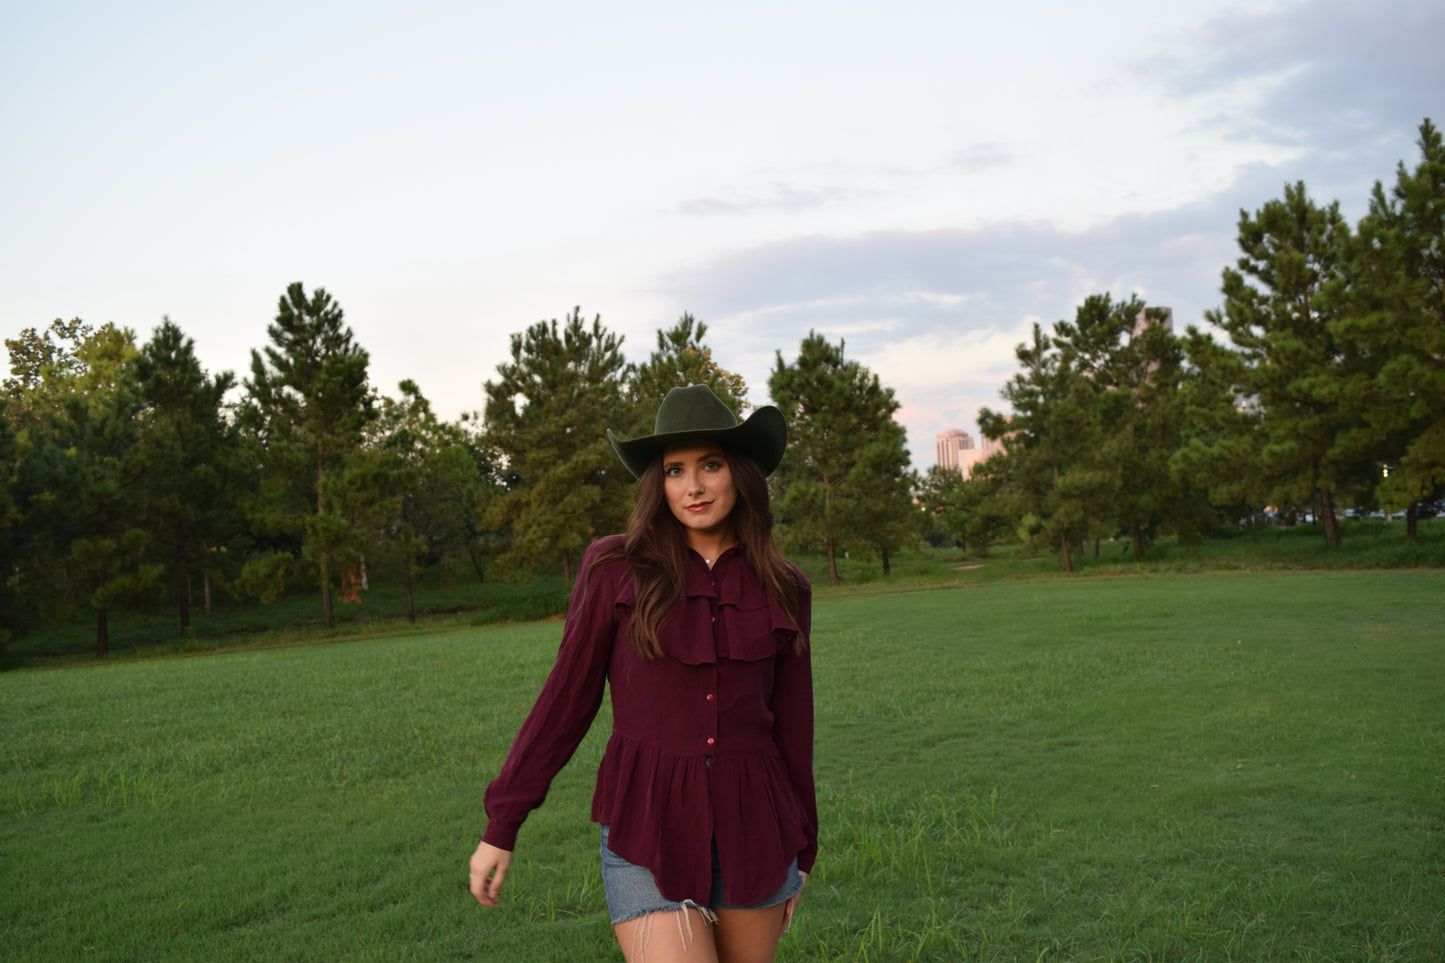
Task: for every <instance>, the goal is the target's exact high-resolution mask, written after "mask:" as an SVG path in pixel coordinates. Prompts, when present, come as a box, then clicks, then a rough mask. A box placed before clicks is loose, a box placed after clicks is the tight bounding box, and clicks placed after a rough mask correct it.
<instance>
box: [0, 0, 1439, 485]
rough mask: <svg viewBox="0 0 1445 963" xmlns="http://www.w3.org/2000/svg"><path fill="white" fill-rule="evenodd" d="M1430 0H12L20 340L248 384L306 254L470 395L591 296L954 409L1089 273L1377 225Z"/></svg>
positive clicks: (1094, 286)
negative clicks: (824, 348) (81, 341)
mask: <svg viewBox="0 0 1445 963" xmlns="http://www.w3.org/2000/svg"><path fill="white" fill-rule="evenodd" d="M1442 37H1445V4H1442V3H1440V2H1439V0H1377V2H1375V3H1372V4H1368V5H1366V4H1361V3H1358V2H1356V0H1349V2H1346V0H1304V2H1253V0H1248V2H1217V0H1198V2H1182V3H1176V4H1160V3H1158V2H1156V0H1148V2H1145V0H1101V2H1098V3H1094V4H1088V5H1080V4H1073V3H1062V2H1040V0H1019V2H1015V3H1012V4H1008V5H1004V4H997V3H989V4H984V3H975V2H969V0H952V2H933V0H890V2H887V3H882V2H853V3H837V2H828V3H824V2H811V0H805V2H789V0H773V2H766V3H754V2H749V0H741V2H734V3H731V4H725V5H717V6H715V7H710V8H706V9H704V8H701V7H700V6H698V5H695V4H678V3H675V2H673V3H654V2H629V0H614V2H613V3H609V4H596V3H581V2H546V0H534V2H529V3H526V4H520V3H498V2H476V0H471V2H465V3H450V2H432V0H412V2H408V3H405V4H403V3H383V2H371V0H349V2H327V3H318V2H307V0H286V2H272V0H255V2H249V3H245V4H207V3H195V2H193V0H188V2H154V0H151V2H147V0H135V2H131V3H127V4H115V3H109V2H70V0H43V2H40V0H7V2H5V3H4V4H0V333H3V335H4V337H7V338H8V337H14V336H16V335H18V334H19V333H20V332H21V331H22V330H23V329H25V328H27V327H32V326H38V327H43V326H45V325H46V324H48V323H49V321H50V320H51V319H53V318H58V317H63V318H71V317H80V318H83V319H84V320H85V321H87V322H90V323H92V324H100V323H103V322H107V321H110V322H115V323H116V324H120V325H123V326H126V327H129V328H131V329H133V330H134V331H135V332H136V336H137V339H138V341H144V340H146V339H148V338H149V337H150V335H151V333H152V331H153V329H154V328H155V326H156V325H157V324H159V323H160V321H161V319H162V317H165V316H168V317H169V318H170V319H171V320H172V321H174V322H175V323H176V324H178V325H179V326H180V327H181V328H182V330H183V331H185V332H186V334H187V335H189V336H190V337H191V338H193V339H194V341H195V346H196V353H197V355H198V356H199V357H200V358H201V360H202V363H203V364H204V365H205V366H206V367H207V368H208V369H210V370H211V371H213V372H214V371H221V370H230V371H234V372H235V373H236V375H237V377H238V379H239V378H244V377H245V376H246V375H247V373H248V371H249V366H250V356H251V351H252V350H253V349H258V348H261V347H264V346H265V345H266V344H267V343H268V342H267V334H266V327H267V325H268V324H269V323H270V322H271V321H272V320H273V319H274V317H275V315H276V307H277V301H278V299H279V298H280V296H281V295H282V293H283V292H284V291H285V289H286V286H287V285H288V284H290V283H291V282H293V281H301V282H303V283H304V284H305V285H306V287H307V289H308V290H310V289H312V288H316V287H324V288H325V289H326V290H327V291H328V292H330V293H331V295H332V296H333V297H334V298H335V299H336V300H337V301H338V302H339V303H340V305H341V306H342V308H343V309H344V311H345V316H346V321H347V323H348V324H349V325H350V326H351V328H352V330H353V332H354V334H355V337H356V340H357V341H358V342H359V343H360V344H361V345H362V346H363V347H365V348H366V349H367V350H368V352H369V353H370V356H371V368H370V374H371V381H372V384H373V385H374V386H375V387H376V388H377V389H378V390H380V391H381V392H383V393H386V394H391V395H396V394H397V384H398V382H400V381H401V380H402V379H405V378H410V379H413V380H415V381H416V382H417V383H418V384H419V385H420V387H421V389H422V391H423V393H424V394H425V395H426V396H427V397H428V398H429V399H430V400H431V401H432V403H433V406H434V408H435V409H436V410H437V412H438V413H439V414H440V415H441V416H442V417H444V418H448V419H452V418H455V417H457V416H459V415H460V414H461V413H462V412H464V411H472V410H479V409H481V408H482V407H483V406H484V403H485V395H484V391H483V385H484V383H485V382H486V381H487V380H488V379H491V378H495V373H496V367H497V365H498V364H499V363H501V362H503V361H505V360H507V358H508V355H509V351H510V336H511V335H512V334H514V333H517V332H521V331H523V330H525V329H526V328H527V327H529V326H531V325H532V324H534V323H536V322H538V321H545V320H550V319H553V318H556V319H562V318H564V317H565V316H566V315H567V314H568V313H570V312H571V311H572V310H573V308H574V307H578V308H580V309H581V311H582V314H583V315H584V316H585V317H586V318H588V319H589V320H590V319H591V318H593V317H596V316H600V317H601V320H602V323H603V325H604V326H605V327H607V328H608V329H609V330H611V331H614V332H617V333H620V334H622V335H623V336H624V338H625V341H624V344H623V348H624V352H625V353H626V354H627V356H628V357H629V358H630V359H631V360H635V361H642V360H645V359H646V357H647V355H648V353H649V352H650V351H651V350H652V349H653V348H654V347H655V346H656V332H657V331H658V329H660V328H667V327H670V326H671V325H672V324H673V323H675V322H676V321H677V319H678V318H679V317H680V316H681V315H682V314H683V312H689V313H691V314H692V315H694V316H695V317H696V318H698V319H699V320H700V321H702V322H704V323H705V324H706V325H707V326H708V331H707V336H706V342H707V343H708V344H709V345H710V346H711V347H712V349H713V356H714V358H715V359H716V360H717V362H718V363H719V364H721V365H722V366H723V367H724V368H727V369H729V370H732V371H735V372H737V373H739V374H742V375H743V376H744V377H745V378H746V379H747V381H748V384H749V400H750V402H751V404H752V405H760V404H765V403H767V401H768V395H767V379H768V375H769V373H770V372H771V371H772V370H773V368H774V367H775V366H776V365H777V363H778V360H779V358H780V357H781V359H782V361H783V362H785V363H786V362H790V361H792V360H793V359H794V358H795V357H796V355H797V351H798V346H799V344H800V342H801V341H802V339H803V338H804V337H806V336H807V335H808V333H809V332H810V331H816V332H818V333H819V334H822V335H824V336H825V337H827V338H828V339H829V340H831V341H833V342H834V343H836V342H837V341H838V340H839V339H842V340H843V341H844V344H845V351H846V356H847V357H848V358H850V359H852V360H856V361H858V362H860V363H862V364H864V365H866V366H867V367H868V368H869V369H870V370H871V371H873V372H874V373H876V374H877V375H878V376H879V378H880V380H881V381H882V383H883V384H884V385H886V386H888V387H891V388H892V389H893V390H894V392H895V394H896V397H897V399H898V401H899V402H900V404H901V407H900V409H899V412H898V415H897V418H898V420H899V421H900V422H901V423H902V424H903V425H904V426H905V428H906V429H907V432H908V441H909V447H910V450H911V452H912V454H913V463H914V466H915V467H916V468H919V469H920V470H921V469H926V468H927V467H928V466H929V465H931V464H933V462H934V455H933V452H934V436H935V435H936V434H937V433H938V432H940V431H943V430H945V429H949V428H963V429H964V430H966V431H968V432H970V433H971V434H974V435H975V436H976V435H977V427H976V423H977V412H978V409H979V408H980V407H981V406H988V407H992V408H994V409H996V410H1001V409H1003V407H1004V404H1003V402H1002V400H1001V399H1000V397H999V389H1000V388H1001V387H1002V386H1003V384H1004V382H1005V381H1007V379H1008V378H1009V376H1010V375H1011V374H1013V372H1014V371H1015V370H1016V368H1017V365H1016V362H1015V359H1014V353H1013V352H1014V347H1015V346H1016V345H1017V344H1019V343H1020V342H1022V341H1024V340H1025V339H1026V338H1027V337H1028V336H1029V332H1030V329H1031V326H1032V325H1033V324H1034V323H1041V324H1043V325H1045V326H1048V325H1051V324H1053V323H1054V322H1055V321H1058V320H1059V319H1061V318H1072V316H1073V312H1074V309H1075V308H1076V307H1077V305H1078V304H1079V303H1080V302H1082V300H1083V299H1084V298H1085V297H1086V296H1088V295H1090V294H1094V293H1104V292H1107V293H1109V294H1111V295H1113V296H1114V297H1116V298H1128V297H1130V296H1133V295H1136V294H1137V295H1139V296H1140V297H1143V298H1144V299H1145V300H1147V301H1148V302H1149V303H1150V304H1155V305H1166V306H1169V307H1171V308H1172V309H1173V311H1174V323H1175V328H1176V330H1182V329H1183V328H1184V327H1185V326H1187V325H1191V324H1192V325H1197V326H1201V327H1207V324H1206V322H1205V319H1204V312H1205V311H1207V310H1210V309H1212V308H1215V307H1217V306H1218V304H1219V301H1220V296H1219V284H1220V271H1221V270H1222V269H1223V268H1224V267H1225V266H1227V265H1229V264H1231V263H1232V262H1233V261H1234V259H1235V258H1236V257H1237V250H1236V247H1235V233H1236V227H1237V223H1238V218H1239V212H1240V210H1241V209H1247V210H1250V211H1254V210H1256V209H1258V208H1259V207H1261V206H1262V205H1263V204H1265V203H1266V202H1268V201H1269V200H1271V199H1274V198H1277V197H1279V196H1281V194H1282V193H1283V188H1284V185H1285V184H1286V183H1292V182H1294V181H1299V180H1303V181H1304V182H1305V183H1306V185H1307V187H1308V189H1309V192H1310V194H1311V196H1312V197H1314V198H1315V199H1316V200H1318V201H1321V202H1326V203H1327V202H1329V201H1336V200H1337V201H1339V202H1340V205H1341V209H1342V211H1343V212H1344V213H1345V215H1346V216H1347V217H1349V218H1350V219H1351V220H1352V221H1353V220H1356V219H1358V217H1359V216H1360V215H1361V214H1363V213H1364V211H1365V208H1366V205H1367V203H1368V195H1369V191H1370V189H1371V187H1372V185H1373V184H1374V182H1375V181H1376V180H1384V181H1385V182H1386V184H1387V185H1388V184H1389V183H1391V182H1392V181H1393V178H1394V172H1395V169H1396V166H1397V164H1398V163H1399V162H1400V161H1402V160H1403V161H1405V162H1406V163H1407V164H1409V165H1411V166H1413V165H1414V164H1415V163H1416V162H1417V160H1418V149H1417V147H1416V146H1415V140H1416V138H1417V137H1418V127H1419V124H1420V122H1421V120H1423V119H1424V118H1425V117H1431V118H1432V119H1434V120H1435V121H1436V122H1437V123H1445V54H1442V53H1441V52H1440V50H1441V43H1440V38H1442Z"/></svg>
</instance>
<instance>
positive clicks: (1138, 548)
mask: <svg viewBox="0 0 1445 963" xmlns="http://www.w3.org/2000/svg"><path fill="white" fill-rule="evenodd" d="M1133 528H1134V557H1135V558H1143V557H1144V532H1143V531H1142V530H1141V529H1140V528H1139V523H1138V522H1135V523H1134V526H1133Z"/></svg>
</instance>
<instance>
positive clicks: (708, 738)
mask: <svg viewBox="0 0 1445 963" xmlns="http://www.w3.org/2000/svg"><path fill="white" fill-rule="evenodd" d="M715 742H717V740H716V739H714V738H713V737H712V736H708V737H707V744H708V745H712V744H713V743H715Z"/></svg>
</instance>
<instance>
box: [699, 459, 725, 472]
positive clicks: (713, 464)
mask: <svg viewBox="0 0 1445 963" xmlns="http://www.w3.org/2000/svg"><path fill="white" fill-rule="evenodd" d="M702 467H704V468H706V469H707V470H708V471H717V470H718V469H720V468H723V467H724V465H723V463H722V462H720V461H718V460H717V459H716V458H709V459H708V460H707V461H706V462H705V463H704V464H703V466H702Z"/></svg>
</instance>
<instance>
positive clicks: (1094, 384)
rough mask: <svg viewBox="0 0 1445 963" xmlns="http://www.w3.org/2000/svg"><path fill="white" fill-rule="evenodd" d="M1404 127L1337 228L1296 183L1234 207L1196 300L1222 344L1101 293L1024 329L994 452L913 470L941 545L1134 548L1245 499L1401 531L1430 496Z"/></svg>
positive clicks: (1441, 208)
mask: <svg viewBox="0 0 1445 963" xmlns="http://www.w3.org/2000/svg"><path fill="white" fill-rule="evenodd" d="M1417 143H1418V146H1419V149H1420V159H1419V161H1418V163H1417V164H1416V166H1415V167H1414V168H1413V169H1410V168H1408V167H1407V166H1406V165H1405V164H1404V162H1401V163H1400V164H1399V166H1398V169H1397V171H1396V175H1395V182H1394V184H1393V185H1392V186H1391V187H1389V188H1386V186H1385V185H1384V184H1383V183H1382V182H1378V181H1377V182H1376V184H1375V187H1374V190H1373V192H1372V193H1371V195H1370V199H1369V206H1368V210H1367V212H1366V214H1365V215H1364V216H1363V217H1362V218H1361V219H1360V221H1359V222H1358V224H1356V225H1355V226H1354V227H1353V229H1352V228H1351V226H1350V224H1349V223H1348V222H1347V221H1346V220H1345V218H1344V217H1343V216H1342V215H1341V214H1340V210H1339V203H1338V202H1332V203H1330V204H1327V205H1322V204H1319V203H1317V202H1316V201H1314V200H1313V199H1311V198H1310V196H1309V194H1308V192H1307V190H1306V188H1305V185H1304V184H1303V182H1300V183H1295V184H1289V185H1286V186H1285V189H1284V194H1283V196H1282V197H1280V198H1276V199H1273V200H1270V201H1268V202H1267V203H1265V204H1264V205H1263V206H1262V207H1261V208H1259V209H1258V210H1256V211H1253V212H1250V211H1241V212H1240V217H1239V234H1238V243H1239V249H1240V257H1239V259H1238V261H1237V263H1236V264H1235V265H1234V266H1233V267H1230V268H1226V269H1225V270H1224V272H1223V279H1222V286H1221V290H1222V293H1223V296H1224V303H1223V305H1222V307H1220V308H1219V309H1217V310H1213V311H1209V312H1207V313H1206V319H1207V320H1208V321H1209V322H1210V323H1211V324H1212V325H1213V326H1214V327H1215V328H1217V329H1218V330H1219V331H1220V332H1221V333H1222V334H1223V336H1224V338H1225V339H1227V340H1226V341H1225V342H1221V341H1219V340H1216V339H1215V337H1214V336H1213V334H1212V333H1209V332H1206V331H1201V330H1200V329H1199V328H1197V327H1195V326H1190V327H1189V328H1188V329H1187V330H1186V332H1185V334H1184V335H1183V336H1182V337H1180V336H1176V335H1174V333H1173V332H1172V331H1171V330H1170V329H1169V328H1168V327H1167V326H1165V325H1164V324H1162V323H1161V322H1162V321H1163V320H1164V318H1163V317H1162V316H1161V315H1160V314H1159V313H1158V312H1156V311H1152V310H1151V309H1148V308H1146V306H1145V305H1144V303H1143V302H1142V301H1139V300H1138V299H1132V300H1129V301H1118V300H1114V299H1111V298H1110V297H1109V295H1108V294H1101V295H1094V296H1092V297H1089V298H1087V299H1086V300H1085V301H1084V303H1083V304H1081V305H1080V306H1079V308H1078V310H1077V312H1076V314H1075V317H1074V319H1073V320H1072V321H1059V322H1058V323H1056V324H1055V325H1053V327H1052V330H1051V331H1048V332H1046V331H1044V330H1043V329H1042V327H1041V326H1039V325H1035V326H1034V329H1033V336H1032V338H1031V340H1030V341H1029V342H1027V343H1025V344H1021V345H1019V346H1018V348H1017V349H1016V356H1017V359H1018V362H1019V370H1018V372H1017V373H1016V374H1014V376H1013V377H1012V378H1010V379H1009V381H1008V383H1007V384H1006V385H1005V386H1004V388H1003V391H1002V395H1003V398H1004V400H1005V401H1007V402H1008V404H1009V409H1010V410H1008V411H993V410H990V409H984V410H983V411H981V412H980V414H979V422H980V428H981V430H982V432H983V434H984V435H985V436H986V437H988V438H991V439H994V440H997V441H1001V442H1003V443H1004V444H1005V445H1006V447H1007V451H1006V452H1005V453H1002V454H998V455H995V456H993V457H991V458H990V459H988V460H987V461H985V462H983V463H982V464H981V465H980V466H979V467H978V470H976V471H975V472H974V473H973V474H972V476H971V477H970V478H969V479H967V480H965V479H963V478H962V477H960V476H959V475H957V473H949V472H941V471H936V470H935V471H933V472H932V473H930V475H929V476H928V477H927V478H926V479H924V483H923V485H922V497H923V500H924V502H925V503H926V504H927V505H928V506H929V507H930V508H932V509H933V511H934V513H935V516H936V517H937V518H938V519H939V520H940V523H941V524H942V525H943V526H944V527H945V528H946V529H947V530H948V531H949V533H950V534H951V535H952V536H953V537H954V538H956V539H958V540H960V541H966V542H971V543H973V545H974V546H975V547H981V548H985V549H986V547H987V546H988V545H989V544H990V543H993V542H997V541H1000V540H1005V539H1014V538H1022V539H1023V541H1025V542H1026V543H1029V544H1032V545H1035V546H1046V547H1049V548H1051V549H1053V550H1054V551H1056V552H1058V553H1059V554H1060V556H1061V557H1062V560H1063V564H1064V566H1065V567H1066V568H1068V569H1070V570H1072V567H1073V557H1074V556H1075V555H1076V554H1077V553H1078V552H1079V551H1082V550H1083V548H1084V545H1085V544H1086V543H1087V542H1088V541H1090V540H1093V541H1094V543H1095V546H1096V550H1097V544H1098V539H1099V538H1100V537H1112V536H1115V535H1125V536H1127V537H1128V538H1129V539H1130V542H1131V546H1132V549H1133V551H1134V552H1136V553H1138V554H1142V553H1143V552H1144V551H1145V550H1146V547H1147V545H1148V543H1149V542H1150V541H1152V540H1153V539H1154V538H1155V537H1156V536H1157V535H1158V534H1160V533H1161V532H1168V533H1171V534H1175V535H1177V536H1179V537H1180V538H1181V539H1184V540H1186V541H1189V540H1197V539H1199V538H1201V537H1202V536H1203V534H1205V533H1206V532H1208V530H1209V529H1210V527H1211V526H1212V525H1214V524H1216V523H1218V522H1219V521H1220V519H1221V518H1227V519H1242V520H1246V521H1247V522H1248V524H1249V525H1250V526H1251V527H1253V526H1254V525H1255V524H1256V521H1257V518H1258V517H1259V514H1260V512H1261V510H1262V509H1264V508H1265V507H1266V506H1272V507H1275V508H1277V509H1279V510H1281V511H1290V512H1294V513H1298V514H1300V515H1303V516H1305V517H1313V518H1317V519H1318V520H1319V523H1320V526H1321V529H1322V533H1323V537H1324V538H1325V540H1326V541H1327V542H1328V543H1329V544H1330V545H1331V546H1334V547H1338V546H1339V544H1340V539H1341V530H1340V525H1339V516H1340V514H1342V513H1343V512H1344V511H1347V510H1352V509H1354V508H1357V507H1363V508H1365V509H1370V508H1383V509H1386V510H1396V511H1398V510H1404V511H1405V513H1406V518H1407V525H1408V526H1409V532H1410V535H1411V536H1412V537H1413V536H1414V535H1415V533H1416V527H1415V526H1416V519H1417V517H1418V516H1419V515H1420V513H1421V512H1422V511H1423V510H1425V509H1424V506H1427V505H1430V504H1432V503H1434V502H1435V501H1437V500H1439V499H1440V498H1441V496H1442V494H1445V149H1442V145H1441V136H1440V132H1439V130H1438V129H1437V128H1436V127H1435V126H1434V125H1433V124H1432V123H1431V122H1430V121H1429V120H1428V119H1427V120H1426V121H1424V123H1423V124H1422V125H1421V126H1420V136H1419V140H1418V142H1417ZM1257 537H1258V536H1257V530H1256V538H1257Z"/></svg>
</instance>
